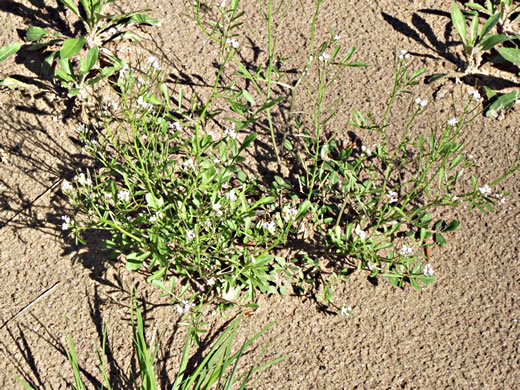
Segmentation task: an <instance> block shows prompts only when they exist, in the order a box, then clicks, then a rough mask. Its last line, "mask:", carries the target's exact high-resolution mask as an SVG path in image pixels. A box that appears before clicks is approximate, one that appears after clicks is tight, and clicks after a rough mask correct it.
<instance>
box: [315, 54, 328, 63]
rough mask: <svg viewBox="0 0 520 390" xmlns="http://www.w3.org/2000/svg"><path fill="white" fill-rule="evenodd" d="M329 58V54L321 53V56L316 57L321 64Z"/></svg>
mask: <svg viewBox="0 0 520 390" xmlns="http://www.w3.org/2000/svg"><path fill="white" fill-rule="evenodd" d="M329 58H330V54H327V53H323V54H322V55H321V56H319V57H318V60H320V61H321V62H323V61H327V60H328V59H329Z"/></svg>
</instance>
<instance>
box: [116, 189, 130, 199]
mask: <svg viewBox="0 0 520 390" xmlns="http://www.w3.org/2000/svg"><path fill="white" fill-rule="evenodd" d="M117 197H118V198H119V200H121V201H123V202H128V201H129V200H130V192H128V191H125V190H121V191H119V192H118V193H117Z"/></svg>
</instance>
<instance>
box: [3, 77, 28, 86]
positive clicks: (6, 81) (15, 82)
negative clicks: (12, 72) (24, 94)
mask: <svg viewBox="0 0 520 390" xmlns="http://www.w3.org/2000/svg"><path fill="white" fill-rule="evenodd" d="M0 86H2V87H7V88H9V89H16V88H18V87H22V88H30V86H29V85H28V84H25V83H24V82H22V81H19V80H16V79H13V78H12V77H7V78H6V79H3V80H2V81H0Z"/></svg>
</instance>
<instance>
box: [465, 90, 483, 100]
mask: <svg viewBox="0 0 520 390" xmlns="http://www.w3.org/2000/svg"><path fill="white" fill-rule="evenodd" d="M468 94H470V95H471V96H472V98H473V99H474V100H477V101H479V100H480V99H481V96H480V93H479V92H478V91H477V90H476V89H469V90H468Z"/></svg>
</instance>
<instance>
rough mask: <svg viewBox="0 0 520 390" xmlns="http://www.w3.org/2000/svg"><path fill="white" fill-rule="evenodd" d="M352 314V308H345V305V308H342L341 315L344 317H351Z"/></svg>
mask: <svg viewBox="0 0 520 390" xmlns="http://www.w3.org/2000/svg"><path fill="white" fill-rule="evenodd" d="M351 312H352V306H345V305H343V306H342V307H341V313H340V314H341V315H342V316H347V315H350V314H351Z"/></svg>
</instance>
